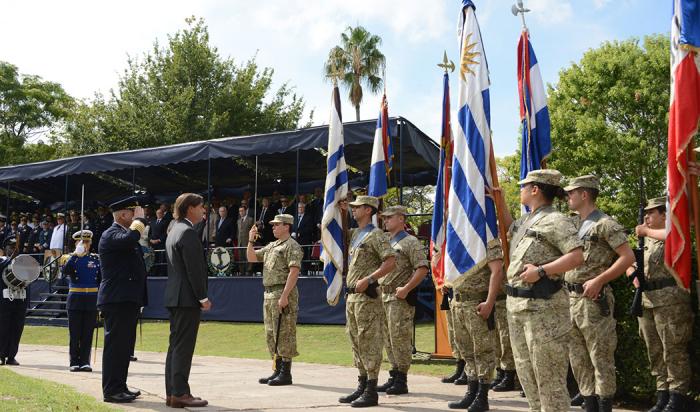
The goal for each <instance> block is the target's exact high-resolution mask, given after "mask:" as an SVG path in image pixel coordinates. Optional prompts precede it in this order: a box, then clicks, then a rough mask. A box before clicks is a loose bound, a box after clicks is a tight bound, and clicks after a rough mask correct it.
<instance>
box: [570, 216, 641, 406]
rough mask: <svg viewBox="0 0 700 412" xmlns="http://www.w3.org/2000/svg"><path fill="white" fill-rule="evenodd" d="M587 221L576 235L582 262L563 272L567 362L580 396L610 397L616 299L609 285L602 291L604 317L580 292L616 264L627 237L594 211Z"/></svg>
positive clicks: (577, 220)
mask: <svg viewBox="0 0 700 412" xmlns="http://www.w3.org/2000/svg"><path fill="white" fill-rule="evenodd" d="M571 219H572V223H573V224H574V225H575V226H576V229H577V230H580V228H581V225H582V223H583V222H582V221H581V219H580V217H579V216H574V217H572V218H571ZM589 219H590V220H595V222H594V223H593V224H592V226H591V227H590V229H589V230H587V231H586V233H579V238H581V239H582V240H583V259H584V263H583V264H582V265H581V266H579V267H577V268H576V269H574V270H570V271H568V272H566V274H565V276H564V279H565V280H566V283H567V287H569V304H570V311H571V323H572V325H573V328H572V329H571V340H570V341H569V360H570V362H571V369H572V370H573V372H574V377H575V378H576V382H577V383H578V387H579V391H580V392H581V395H583V396H592V395H598V396H600V397H602V398H612V397H613V396H614V395H615V391H616V390H617V387H616V377H615V348H616V347H617V334H616V333H615V325H616V321H615V318H614V317H613V315H612V309H613V308H614V307H615V297H614V296H613V293H612V288H611V287H610V286H609V285H606V286H605V287H604V288H603V289H602V290H601V292H602V293H603V297H601V299H606V300H607V304H608V308H610V310H609V313H608V314H607V315H605V316H604V315H603V314H601V309H600V306H599V304H598V303H596V302H595V301H593V300H591V299H589V298H586V297H584V296H583V294H582V293H580V292H582V286H583V283H584V282H586V281H588V280H590V279H593V278H595V277H596V276H598V275H600V274H601V273H603V272H604V271H606V270H607V269H608V268H609V267H610V266H611V265H612V264H613V263H614V262H615V260H616V259H617V257H618V255H617V252H615V249H617V248H618V247H620V246H622V245H624V244H626V243H627V235H625V232H624V229H623V227H622V226H621V225H620V224H619V223H617V222H616V221H615V220H613V219H612V218H611V217H610V216H608V215H606V214H604V213H602V212H600V211H598V210H597V209H596V210H595V211H593V212H592V213H591V216H589V217H588V218H587V220H589ZM584 230H585V229H584ZM582 235H583V236H582ZM572 289H573V290H572Z"/></svg>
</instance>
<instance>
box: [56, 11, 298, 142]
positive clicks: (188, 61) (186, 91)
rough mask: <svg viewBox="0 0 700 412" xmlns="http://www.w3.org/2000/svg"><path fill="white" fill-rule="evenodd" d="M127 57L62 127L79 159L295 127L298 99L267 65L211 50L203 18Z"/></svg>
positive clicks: (190, 21)
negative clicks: (109, 82) (104, 92)
mask: <svg viewBox="0 0 700 412" xmlns="http://www.w3.org/2000/svg"><path fill="white" fill-rule="evenodd" d="M186 22H187V25H188V26H187V28H186V29H184V30H181V31H178V32H177V33H175V34H174V35H172V36H169V37H168V42H167V46H166V47H161V46H160V45H159V44H158V42H156V43H154V45H153V48H152V50H151V51H150V52H147V53H145V54H144V56H143V57H142V58H141V59H131V58H130V59H129V60H128V66H127V68H126V70H125V71H124V73H123V75H122V76H121V78H120V80H119V84H118V87H117V90H115V91H112V92H111V93H110V96H109V97H108V98H105V97H104V96H101V95H97V96H95V98H94V99H93V100H92V101H90V102H85V103H83V104H81V105H79V106H78V108H77V109H76V113H75V116H74V118H73V119H72V121H71V123H70V124H69V125H68V126H67V127H66V134H65V136H66V138H67V140H68V142H69V144H68V145H67V146H66V147H67V150H68V152H69V153H66V154H84V153H93V152H103V151H110V150H125V149H135V148H142V147H153V146H161V145H167V144H174V143H182V142H190V141H197V140H206V139H214V138H219V137H224V136H240V135H247V134H254V133H265V132H271V131H278V130H288V129H294V128H297V127H299V126H300V124H299V122H300V119H301V117H302V114H303V111H304V101H303V99H302V98H301V97H299V96H297V94H296V93H295V92H294V89H293V87H291V86H290V85H288V84H287V83H284V84H283V85H282V86H281V87H280V88H279V89H277V90H276V91H274V90H272V77H273V74H274V71H273V70H272V69H271V68H260V67H259V66H258V65H257V63H256V61H255V58H252V59H250V60H248V61H246V62H244V63H242V64H236V63H235V62H234V61H233V60H232V59H230V58H229V59H225V58H222V57H221V56H220V55H219V53H218V50H217V49H216V47H213V46H212V45H210V41H209V33H208V30H207V27H206V25H205V24H204V21H203V20H201V19H195V18H188V19H187V20H186Z"/></svg>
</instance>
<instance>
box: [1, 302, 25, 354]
mask: <svg viewBox="0 0 700 412" xmlns="http://www.w3.org/2000/svg"><path fill="white" fill-rule="evenodd" d="M28 296H29V294H27V297H28ZM0 299H2V298H1V297H0ZM20 302H21V304H17V301H15V302H13V304H0V305H1V306H0V358H5V359H14V358H15V356H17V351H18V350H19V341H20V339H21V338H22V332H23V331H24V318H25V317H26V315H27V306H26V304H25V303H24V300H22V301H20ZM3 303H4V302H3Z"/></svg>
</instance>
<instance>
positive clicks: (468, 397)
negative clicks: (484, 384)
mask: <svg viewBox="0 0 700 412" xmlns="http://www.w3.org/2000/svg"><path fill="white" fill-rule="evenodd" d="M478 392H479V381H477V380H476V379H474V380H473V381H469V387H468V388H467V393H465V394H464V398H462V399H461V400H459V401H456V402H449V403H448V404H447V406H448V407H449V408H450V409H467V408H469V406H471V404H472V403H473V402H474V399H476V394H477V393H478Z"/></svg>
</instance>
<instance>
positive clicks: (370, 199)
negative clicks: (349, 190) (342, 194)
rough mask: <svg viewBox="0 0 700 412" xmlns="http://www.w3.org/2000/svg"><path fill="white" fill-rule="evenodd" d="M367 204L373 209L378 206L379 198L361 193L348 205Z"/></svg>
mask: <svg viewBox="0 0 700 412" xmlns="http://www.w3.org/2000/svg"><path fill="white" fill-rule="evenodd" d="M362 205H367V206H371V207H373V208H375V209H378V208H379V199H377V198H376V197H374V196H367V195H361V196H357V198H356V199H355V201H354V202H350V206H362Z"/></svg>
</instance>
